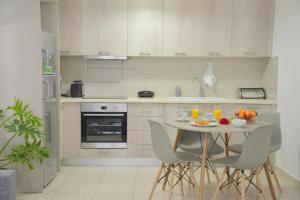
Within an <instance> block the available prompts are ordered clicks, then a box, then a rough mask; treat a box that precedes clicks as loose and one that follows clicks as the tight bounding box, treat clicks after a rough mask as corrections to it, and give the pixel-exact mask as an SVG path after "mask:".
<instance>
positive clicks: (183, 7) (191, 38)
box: [164, 0, 198, 56]
mask: <svg viewBox="0 0 300 200" xmlns="http://www.w3.org/2000/svg"><path fill="white" fill-rule="evenodd" d="M197 5H198V1H197V0H165V1H164V56H195V46H196V45H195V35H196V34H195V31H196V11H197Z"/></svg>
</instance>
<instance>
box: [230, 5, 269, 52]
mask: <svg viewBox="0 0 300 200" xmlns="http://www.w3.org/2000/svg"><path fill="white" fill-rule="evenodd" d="M270 11H271V10H270V5H269V4H268V3H267V0H233V17H232V55H233V56H267V55H268V45H269V39H268V36H269V28H270V26H269V20H270V15H271V12H270Z"/></svg>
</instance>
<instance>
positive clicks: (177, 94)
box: [175, 85, 181, 97]
mask: <svg viewBox="0 0 300 200" xmlns="http://www.w3.org/2000/svg"><path fill="white" fill-rule="evenodd" d="M175 96H176V97H181V88H180V85H176V89H175Z"/></svg>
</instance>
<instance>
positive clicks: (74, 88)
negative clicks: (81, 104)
mask: <svg viewBox="0 0 300 200" xmlns="http://www.w3.org/2000/svg"><path fill="white" fill-rule="evenodd" d="M82 86H83V82H82V81H81V80H77V81H73V83H72V84H71V97H83V92H82Z"/></svg>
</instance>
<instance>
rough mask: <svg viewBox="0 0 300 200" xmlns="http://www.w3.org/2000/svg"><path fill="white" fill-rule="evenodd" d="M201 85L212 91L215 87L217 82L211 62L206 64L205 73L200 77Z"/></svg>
mask: <svg viewBox="0 0 300 200" xmlns="http://www.w3.org/2000/svg"><path fill="white" fill-rule="evenodd" d="M202 79H203V83H204V84H205V85H206V86H207V87H208V88H210V89H213V88H214V87H215V84H216V82H217V78H216V75H215V73H214V70H213V65H212V63H211V62H209V63H208V65H207V68H206V69H205V72H204V74H203V76H202Z"/></svg>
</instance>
